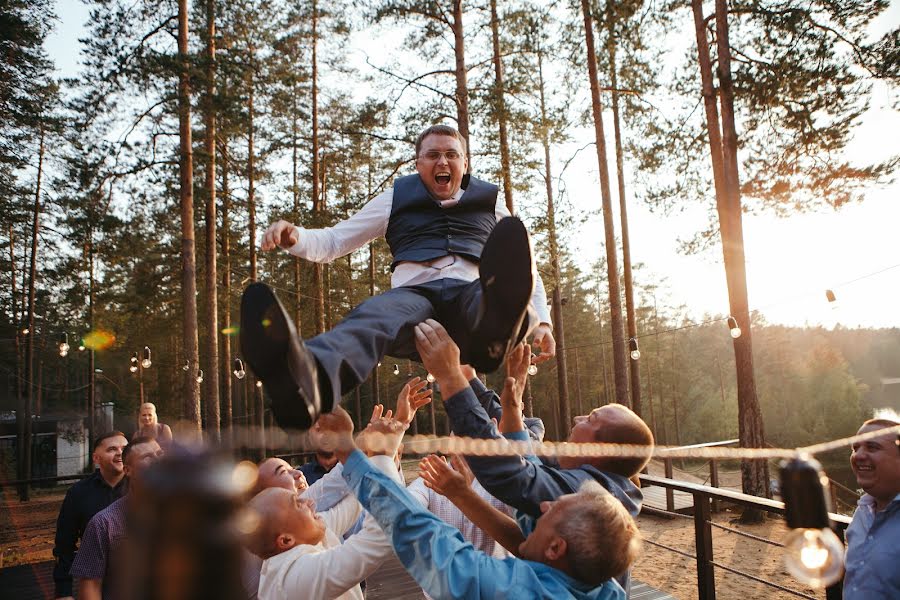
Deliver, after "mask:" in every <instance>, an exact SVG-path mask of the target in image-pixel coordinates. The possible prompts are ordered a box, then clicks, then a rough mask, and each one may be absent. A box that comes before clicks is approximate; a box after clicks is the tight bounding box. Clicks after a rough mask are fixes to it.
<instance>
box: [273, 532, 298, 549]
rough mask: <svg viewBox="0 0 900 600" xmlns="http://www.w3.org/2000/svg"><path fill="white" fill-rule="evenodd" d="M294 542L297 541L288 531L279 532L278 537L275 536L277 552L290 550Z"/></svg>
mask: <svg viewBox="0 0 900 600" xmlns="http://www.w3.org/2000/svg"><path fill="white" fill-rule="evenodd" d="M296 544H297V541H296V540H295V539H294V536H292V535H291V534H289V533H279V534H278V537H277V538H275V546H276V547H277V548H278V551H279V552H284V551H285V550H290V549H291V548H293V547H294V546H295V545H296Z"/></svg>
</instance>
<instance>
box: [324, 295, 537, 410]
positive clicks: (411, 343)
mask: <svg viewBox="0 0 900 600" xmlns="http://www.w3.org/2000/svg"><path fill="white" fill-rule="evenodd" d="M480 301H481V284H480V283H479V281H478V280H477V279H476V280H475V281H462V280H460V279H450V278H445V279H436V280H434V281H429V282H428V283H424V284H421V285H415V286H410V287H399V288H394V289H392V290H390V291H387V292H385V293H383V294H381V295H378V296H373V297H371V298H369V299H368V300H366V301H365V302H363V303H362V304H360V305H359V306H357V307H356V308H354V309H353V311H351V312H350V314H348V315H347V316H346V317H345V318H344V320H342V321H341V322H340V323H338V324H337V325H336V326H335V327H334V328H333V329H332V330H331V331H326V332H325V333H321V334H319V335H317V336H316V337H314V338H312V339H310V340H308V341H307V342H306V347H307V348H309V350H310V352H312V353H313V355H314V356H315V357H316V360H317V361H318V367H319V382H320V387H321V392H322V404H323V409H324V410H330V408H329V407H328V402H329V398H328V394H329V390H328V388H327V387H326V385H327V386H330V391H331V395H332V396H333V401H334V404H333V406H337V405H338V404H340V400H341V396H342V395H343V394H346V393H348V392H350V391H352V390H353V389H354V388H355V387H356V386H358V385H359V384H360V383H362V382H363V381H365V379H366V378H367V377H368V376H369V373H371V372H372V369H374V368H375V367H376V366H377V365H378V361H379V360H381V357H382V356H384V355H385V354H390V355H391V356H398V357H401V358H409V359H413V360H419V355H418V353H417V352H416V338H415V332H414V331H413V327H415V326H416V325H417V324H419V323H421V322H422V321H424V320H425V319H434V320H436V321H438V322H439V323H440V324H441V325H443V326H444V328H446V329H447V331H448V332H449V333H450V336H451V337H452V338H453V340H454V341H455V342H456V344H457V345H458V346H459V348H460V361H461V362H462V363H463V364H465V363H466V362H468V361H467V358H466V356H467V354H468V347H469V332H470V331H472V328H473V327H474V326H475V322H476V320H477V318H478V307H479V303H480ZM529 314H530V315H531V311H529ZM530 320H531V321H534V319H530Z"/></svg>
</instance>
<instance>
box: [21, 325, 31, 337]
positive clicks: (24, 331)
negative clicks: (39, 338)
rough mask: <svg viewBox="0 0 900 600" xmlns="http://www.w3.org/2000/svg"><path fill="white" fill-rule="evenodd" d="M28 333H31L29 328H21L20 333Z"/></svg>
mask: <svg viewBox="0 0 900 600" xmlns="http://www.w3.org/2000/svg"><path fill="white" fill-rule="evenodd" d="M29 333H31V330H30V329H28V328H27V327H26V328H25V329H23V330H22V335H28V334H29Z"/></svg>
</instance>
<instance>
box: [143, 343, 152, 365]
mask: <svg viewBox="0 0 900 600" xmlns="http://www.w3.org/2000/svg"><path fill="white" fill-rule="evenodd" d="M152 364H153V362H152V361H151V360H150V347H149V346H144V358H143V359H142V360H141V366H142V367H144V368H145V369H149V368H150V366H151V365H152Z"/></svg>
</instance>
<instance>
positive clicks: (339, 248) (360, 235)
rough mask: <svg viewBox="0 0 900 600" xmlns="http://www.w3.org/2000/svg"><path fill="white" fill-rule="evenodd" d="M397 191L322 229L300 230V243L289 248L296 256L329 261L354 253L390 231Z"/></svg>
mask: <svg viewBox="0 0 900 600" xmlns="http://www.w3.org/2000/svg"><path fill="white" fill-rule="evenodd" d="M393 200H394V191H393V190H392V189H391V190H387V191H385V192H382V193H381V194H379V195H377V196H375V197H374V198H373V199H372V200H370V201H369V202H368V203H366V205H365V206H363V207H362V208H361V209H360V210H359V212H357V213H356V214H354V215H352V216H350V217H349V218H347V219H344V220H343V221H340V222H339V223H337V224H335V225H333V226H331V227H324V228H322V229H305V228H303V227H295V229H296V230H297V243H296V244H294V245H293V246H291V247H290V248H289V249H288V252H290V253H291V254H293V255H294V256H299V257H300V258H305V259H306V260H309V261H312V262H316V263H328V262H331V261H333V260H335V259H336V258H340V257H341V256H344V255H346V254H349V253H351V252H353V251H354V250H357V249H359V248H362V247H363V246H364V245H366V244H368V243H369V242H370V241H372V240H374V239H375V238H377V237H381V236H383V235H384V234H385V232H386V231H387V225H388V219H389V218H390V216H391V205H392V204H393Z"/></svg>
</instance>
